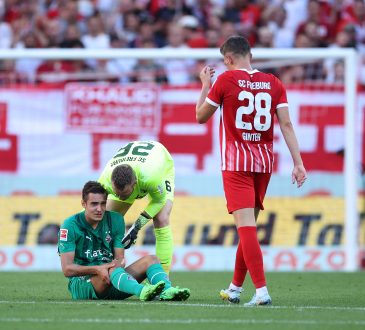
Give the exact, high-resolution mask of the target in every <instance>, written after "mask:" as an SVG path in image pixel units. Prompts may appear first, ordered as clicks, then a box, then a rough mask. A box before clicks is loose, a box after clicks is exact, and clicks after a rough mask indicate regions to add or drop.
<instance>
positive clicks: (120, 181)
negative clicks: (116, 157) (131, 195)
mask: <svg viewBox="0 0 365 330" xmlns="http://www.w3.org/2000/svg"><path fill="white" fill-rule="evenodd" d="M135 177H136V176H135V174H134V171H133V169H132V167H131V166H130V165H128V164H123V165H118V166H117V167H116V168H115V169H114V170H113V172H112V177H111V181H112V182H113V183H114V185H115V187H116V188H118V189H120V190H123V189H124V188H125V186H126V185H128V184H131V183H132V182H133V180H134V179H135Z"/></svg>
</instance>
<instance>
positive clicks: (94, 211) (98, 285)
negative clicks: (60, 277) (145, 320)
mask: <svg viewBox="0 0 365 330" xmlns="http://www.w3.org/2000/svg"><path fill="white" fill-rule="evenodd" d="M106 200H107V192H106V190H105V189H104V188H103V186H102V185H101V184H100V183H98V182H96V181H89V182H87V183H86V184H85V185H84V187H83V190H82V201H81V204H82V206H83V207H84V209H85V210H84V211H82V212H80V213H77V214H74V215H72V216H71V217H69V218H68V219H66V220H65V221H64V223H63V224H62V226H61V228H60V231H59V236H58V251H59V254H60V257H61V266H62V271H63V273H64V275H65V276H66V277H68V278H69V284H68V289H69V291H70V293H71V296H72V298H73V299H126V298H128V297H130V296H132V295H135V296H137V297H139V299H140V300H142V301H149V300H153V299H155V297H159V299H160V300H169V301H171V300H175V301H177V300H186V299H188V298H189V296H190V290H189V289H186V288H183V289H180V288H178V287H172V286H171V282H170V280H169V278H168V276H167V274H166V273H165V272H164V270H163V269H162V266H161V264H160V262H159V260H158V258H157V257H156V256H152V255H149V256H144V257H142V258H140V259H139V260H137V261H136V262H134V263H133V264H131V265H129V266H128V267H125V261H124V247H123V244H122V242H121V241H122V238H123V235H124V232H125V225H124V219H123V217H122V216H121V215H120V214H119V213H116V212H112V211H106ZM146 278H147V279H148V282H149V283H146V284H141V282H142V281H144V280H145V279H146Z"/></svg>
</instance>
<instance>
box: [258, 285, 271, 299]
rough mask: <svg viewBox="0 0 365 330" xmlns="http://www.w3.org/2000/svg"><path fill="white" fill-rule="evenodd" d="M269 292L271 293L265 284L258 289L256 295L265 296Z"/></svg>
mask: <svg viewBox="0 0 365 330" xmlns="http://www.w3.org/2000/svg"><path fill="white" fill-rule="evenodd" d="M268 293H269V291H267V287H266V286H263V287H262V288H258V289H256V296H258V297H262V296H264V295H265V294H268Z"/></svg>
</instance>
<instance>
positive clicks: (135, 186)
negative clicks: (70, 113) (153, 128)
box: [98, 141, 175, 273]
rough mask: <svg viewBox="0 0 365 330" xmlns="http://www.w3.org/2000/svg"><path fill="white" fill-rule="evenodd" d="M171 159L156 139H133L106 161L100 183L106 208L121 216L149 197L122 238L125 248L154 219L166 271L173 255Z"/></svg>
mask: <svg viewBox="0 0 365 330" xmlns="http://www.w3.org/2000/svg"><path fill="white" fill-rule="evenodd" d="M174 179H175V168H174V161H173V159H172V157H171V155H170V153H169V152H168V151H167V149H166V148H165V147H164V146H163V145H162V144H161V143H159V142H156V141H134V142H130V143H128V144H126V145H124V146H123V147H122V148H120V149H119V150H118V151H117V153H116V154H115V155H114V156H113V158H112V159H110V160H109V162H108V163H107V165H106V166H105V168H104V170H103V172H102V174H101V176H100V178H99V180H98V181H99V182H100V183H101V184H102V185H103V186H104V188H105V189H106V190H107V192H108V200H107V206H106V207H107V210H109V211H116V212H119V213H120V214H122V215H123V216H124V215H125V214H126V213H127V211H128V210H129V208H130V207H131V206H132V204H133V203H134V201H135V200H136V199H139V198H143V197H145V196H148V198H149V203H148V205H147V206H146V208H145V209H144V210H143V212H141V214H140V216H139V217H138V219H136V221H135V222H134V223H133V225H132V226H131V228H130V229H129V230H128V232H127V233H126V235H125V236H124V238H123V241H122V242H123V244H124V247H125V248H126V249H128V248H129V247H131V246H132V245H133V244H134V243H135V242H136V239H137V235H138V232H139V230H140V229H141V228H142V227H143V226H144V225H146V224H147V223H148V222H149V221H150V220H153V225H154V233H155V237H156V255H157V256H158V257H159V259H160V261H161V265H162V267H163V269H164V270H165V271H166V273H169V271H170V266H171V260H172V255H173V239H172V231H171V227H170V220H169V218H170V213H171V210H172V204H173V200H174Z"/></svg>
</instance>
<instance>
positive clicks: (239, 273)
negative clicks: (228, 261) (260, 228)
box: [232, 242, 247, 287]
mask: <svg viewBox="0 0 365 330" xmlns="http://www.w3.org/2000/svg"><path fill="white" fill-rule="evenodd" d="M246 274H247V266H246V263H245V259H243V252H242V247H241V243H240V242H238V246H237V251H236V262H235V265H234V273H233V280H232V284H234V285H235V286H238V287H241V286H242V284H243V281H244V280H245V277H246Z"/></svg>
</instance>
